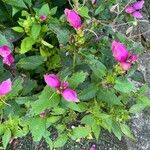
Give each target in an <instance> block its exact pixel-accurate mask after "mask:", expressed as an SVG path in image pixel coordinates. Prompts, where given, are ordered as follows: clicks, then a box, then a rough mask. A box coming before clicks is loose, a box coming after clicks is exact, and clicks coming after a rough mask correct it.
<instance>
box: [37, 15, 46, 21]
mask: <svg viewBox="0 0 150 150" xmlns="http://www.w3.org/2000/svg"><path fill="white" fill-rule="evenodd" d="M39 19H40V21H45V20H46V19H47V16H45V15H42V16H40V17H39Z"/></svg>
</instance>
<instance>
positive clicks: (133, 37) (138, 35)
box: [130, 30, 150, 38]
mask: <svg viewBox="0 0 150 150" xmlns="http://www.w3.org/2000/svg"><path fill="white" fill-rule="evenodd" d="M148 32H150V30H147V31H145V32H142V33H140V34H136V35H133V36H131V37H130V38H134V37H137V36H140V35H143V34H146V33H148Z"/></svg>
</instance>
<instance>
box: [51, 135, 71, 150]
mask: <svg viewBox="0 0 150 150" xmlns="http://www.w3.org/2000/svg"><path fill="white" fill-rule="evenodd" d="M67 140H68V136H67V135H66V134H61V135H60V136H58V138H57V139H56V140H55V141H54V148H59V147H63V146H64V145H65V144H66V142H67Z"/></svg>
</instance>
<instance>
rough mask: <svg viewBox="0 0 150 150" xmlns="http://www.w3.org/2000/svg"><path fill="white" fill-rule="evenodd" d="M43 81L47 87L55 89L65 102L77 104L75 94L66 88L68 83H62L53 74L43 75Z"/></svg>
mask: <svg viewBox="0 0 150 150" xmlns="http://www.w3.org/2000/svg"><path fill="white" fill-rule="evenodd" d="M44 80H45V82H46V84H47V85H48V86H50V87H51V88H55V89H56V90H57V92H58V93H59V94H61V95H62V96H63V97H64V99H65V100H66V101H69V102H78V101H79V100H78V97H77V93H76V92H75V91H74V90H72V89H70V88H68V86H69V83H68V82H62V83H61V80H60V79H59V77H58V76H57V75H55V74H46V75H44Z"/></svg>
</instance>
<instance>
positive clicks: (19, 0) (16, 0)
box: [5, 0, 27, 9]
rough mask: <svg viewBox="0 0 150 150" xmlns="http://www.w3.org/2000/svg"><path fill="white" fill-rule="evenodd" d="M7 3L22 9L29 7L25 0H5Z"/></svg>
mask: <svg viewBox="0 0 150 150" xmlns="http://www.w3.org/2000/svg"><path fill="white" fill-rule="evenodd" d="M5 3H7V4H9V5H11V6H15V7H19V8H22V9H23V8H27V6H26V5H25V3H24V1H23V0H5Z"/></svg>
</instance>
